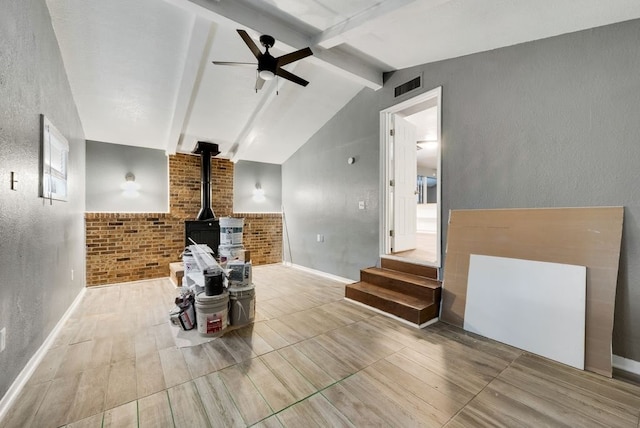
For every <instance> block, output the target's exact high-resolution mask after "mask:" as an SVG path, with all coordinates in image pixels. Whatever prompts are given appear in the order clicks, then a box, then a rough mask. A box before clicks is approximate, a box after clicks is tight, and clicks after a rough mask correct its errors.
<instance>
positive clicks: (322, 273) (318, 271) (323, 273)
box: [282, 262, 358, 284]
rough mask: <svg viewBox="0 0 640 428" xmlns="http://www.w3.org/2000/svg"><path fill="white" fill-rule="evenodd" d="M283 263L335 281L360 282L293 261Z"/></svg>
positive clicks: (345, 282)
mask: <svg viewBox="0 0 640 428" xmlns="http://www.w3.org/2000/svg"><path fill="white" fill-rule="evenodd" d="M282 265H283V266H289V267H292V268H294V269H298V270H301V271H304V272H309V273H312V274H315V275H318V276H321V277H324V278H327V279H331V280H333V281H337V282H341V283H343V284H353V283H354V282H358V281H357V280H356V281H354V280H353V279H349V278H344V277H342V276H337V275H333V274H330V273H327V272H323V271H321V270H315V269H311V268H308V267H306V266H300V265H296V264H293V263H291V262H282Z"/></svg>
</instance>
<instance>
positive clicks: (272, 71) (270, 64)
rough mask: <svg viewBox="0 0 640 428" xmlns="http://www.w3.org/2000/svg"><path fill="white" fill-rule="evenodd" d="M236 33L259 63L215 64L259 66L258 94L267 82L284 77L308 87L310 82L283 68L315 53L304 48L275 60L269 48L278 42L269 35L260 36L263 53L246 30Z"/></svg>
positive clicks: (219, 63)
mask: <svg viewBox="0 0 640 428" xmlns="http://www.w3.org/2000/svg"><path fill="white" fill-rule="evenodd" d="M236 31H238V34H239V35H240V37H242V40H244V42H245V43H246V45H247V46H248V47H249V50H251V52H252V53H253V56H255V57H256V59H257V60H258V63H257V64H255V63H246V62H226V61H213V63H214V64H216V65H233V66H236V65H241V66H245V65H249V66H256V65H257V68H258V78H257V79H256V87H255V88H256V92H257V91H258V89H262V86H263V85H264V82H265V81H267V80H272V79H273V78H274V77H275V76H279V77H282V78H284V79H287V80H289V81H291V82H293V83H297V84H298V85H301V86H307V85H308V84H309V82H308V81H306V80H304V79H303V78H301V77H299V76H296V75H295V74H293V73H291V72H289V71H287V70H285V69H284V68H281V67H282V66H284V65H287V64H291V63H292V62H296V61H299V60H301V59H302V58H306V57H308V56H310V55H313V52H311V49H309V48H304V49H300V50H297V51H295V52H291V53H288V54H284V55H281V56H279V57H277V58H275V57H274V56H273V55H271V54H270V53H269V48H272V47H273V45H274V44H275V43H276V40H275V39H274V38H273V37H271V36H269V35H267V34H264V35H262V36H260V44H261V45H262V46H263V47H264V49H265V50H264V53H263V52H261V51H260V49H259V48H258V46H257V45H256V43H255V42H254V41H253V39H252V38H251V36H249V34H248V33H247V32H246V31H244V30H236Z"/></svg>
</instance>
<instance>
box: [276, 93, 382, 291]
mask: <svg viewBox="0 0 640 428" xmlns="http://www.w3.org/2000/svg"><path fill="white" fill-rule="evenodd" d="M377 97H378V94H376V93H375V92H373V91H371V90H368V89H366V90H364V91H362V92H360V94H359V95H357V96H356V98H355V99H354V100H353V101H351V102H350V103H349V104H347V106H345V107H344V108H343V109H342V110H341V111H340V112H339V113H338V114H337V115H336V116H334V117H333V118H332V119H331V120H330V121H329V122H328V123H327V124H326V125H325V126H324V127H323V128H322V129H321V130H320V131H318V132H317V133H316V134H315V135H314V136H313V137H312V138H311V139H310V140H309V142H307V143H306V144H305V145H304V146H303V147H301V148H300V149H299V150H298V151H297V152H296V153H294V154H293V155H292V156H291V157H290V158H289V159H288V160H287V161H286V162H285V163H284V164H283V165H282V200H283V205H284V222H285V223H284V226H285V228H284V233H285V247H284V256H285V260H286V261H290V262H293V263H294V264H297V265H301V266H306V267H310V268H312V269H317V270H320V271H324V272H329V273H332V274H334V275H338V276H342V277H346V278H351V279H357V278H358V276H359V272H360V269H361V268H363V267H366V266H373V265H375V263H376V260H377V258H378V235H379V231H378V221H379V213H378V210H379V206H378V199H379V195H378V188H379V183H378V181H379V178H378V177H379V172H378V170H379V162H380V161H379V155H378V151H379V150H378V145H379V144H380V142H379V130H378V129H379V128H378V116H379V111H378V110H377V109H376V108H375V106H376V105H377ZM350 157H354V158H355V160H356V161H355V163H354V164H352V165H349V164H348V163H347V159H349V158H350ZM359 201H364V202H365V207H366V209H365V210H360V209H359V208H358V202H359ZM318 234H320V235H324V242H317V235H318Z"/></svg>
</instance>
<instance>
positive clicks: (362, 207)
mask: <svg viewBox="0 0 640 428" xmlns="http://www.w3.org/2000/svg"><path fill="white" fill-rule="evenodd" d="M358 209H360V210H363V209H365V205H364V201H358Z"/></svg>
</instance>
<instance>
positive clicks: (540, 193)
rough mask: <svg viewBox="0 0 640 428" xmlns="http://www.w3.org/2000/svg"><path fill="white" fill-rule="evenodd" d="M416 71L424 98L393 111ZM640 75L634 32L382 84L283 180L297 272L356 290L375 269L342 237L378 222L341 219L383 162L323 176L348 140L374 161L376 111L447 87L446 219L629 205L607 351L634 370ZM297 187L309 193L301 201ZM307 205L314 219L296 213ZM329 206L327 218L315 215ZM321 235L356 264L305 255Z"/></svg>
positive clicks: (332, 251) (548, 44) (331, 252)
mask: <svg viewBox="0 0 640 428" xmlns="http://www.w3.org/2000/svg"><path fill="white" fill-rule="evenodd" d="M420 71H422V72H423V75H424V83H423V89H422V90H418V91H417V92H416V93H414V94H410V95H407V96H405V97H402V98H400V99H396V100H394V99H393V87H394V86H397V85H398V84H400V83H403V82H404V81H405V80H407V79H408V78H412V77H414V76H415V75H416V74H417V73H418V72H420ZM639 76H640V20H634V21H629V22H625V23H621V24H616V25H611V26H606V27H601V28H596V29H591V30H587V31H582V32H578V33H573V34H568V35H563V36H558V37H554V38H550V39H546V40H541V41H536V42H531V43H526V44H521V45H517V46H512V47H507V48H503V49H498V50H494V51H490V52H485V53H480V54H476V55H469V56H465V57H461V58H456V59H452V60H447V61H442V62H438V63H432V64H427V65H424V66H420V67H415V68H412V69H408V70H403V71H400V72H395V73H393V74H392V75H389V76H387V81H386V82H385V87H384V88H383V89H382V90H380V91H379V92H377V93H375V94H370V93H368V91H365V92H363V93H361V94H360V95H359V96H358V97H356V98H355V99H354V100H353V101H352V102H351V103H350V104H348V105H347V106H346V107H345V109H344V110H343V111H342V112H341V113H340V114H339V118H334V119H333V120H332V121H331V122H329V123H328V124H327V125H326V126H325V127H323V128H322V129H321V130H320V131H319V132H318V134H317V135H316V136H314V137H313V138H312V139H311V140H310V141H309V143H307V144H306V145H305V146H304V147H303V148H302V149H301V150H300V151H299V152H298V153H296V154H295V156H293V157H292V158H291V159H290V160H289V161H287V163H286V164H285V165H284V167H283V180H284V181H283V191H284V193H283V199H284V200H285V209H286V213H287V220H288V224H289V230H290V234H291V235H292V241H293V245H292V246H291V249H292V256H293V261H294V263H299V264H303V265H305V266H309V267H313V268H317V269H320V270H323V271H326V272H330V273H334V274H342V275H344V276H348V277H351V278H354V275H355V269H356V268H358V267H366V266H369V265H372V264H373V263H374V262H375V257H373V256H374V255H375V254H377V246H378V242H377V238H376V239H368V240H367V241H366V244H365V243H362V242H361V243H360V245H355V243H354V245H349V244H350V242H349V238H351V237H355V236H356V235H358V236H360V235H361V232H354V233H351V228H349V227H348V226H347V227H345V223H347V225H357V227H358V230H359V231H366V234H367V235H369V234H370V235H376V236H377V231H378V228H379V225H378V218H377V216H367V217H361V216H359V215H358V214H360V213H358V212H357V211H356V212H352V211H350V210H347V206H349V207H350V203H349V204H347V203H346V199H347V198H346V197H345V196H343V195H344V193H345V189H349V190H347V192H349V194H352V193H357V192H369V193H370V194H371V196H372V198H373V199H375V200H376V202H374V204H377V198H378V189H377V187H376V188H375V189H372V188H371V187H369V186H368V184H369V182H371V183H377V182H378V174H379V173H378V165H377V162H376V161H370V162H367V163H366V167H367V169H370V171H368V172H367V173H366V180H365V179H364V175H365V174H363V175H358V176H355V177H351V176H346V175H345V176H343V177H342V179H341V180H331V179H328V178H327V176H332V175H333V171H334V170H335V169H337V168H340V167H341V166H342V165H341V164H342V163H344V162H338V163H336V160H338V159H339V157H340V156H337V154H336V153H337V152H338V150H339V149H340V145H341V144H343V143H344V142H346V141H351V140H353V139H356V138H366V136H368V138H369V139H370V141H369V142H368V144H363V145H362V150H363V151H365V150H366V151H368V153H366V154H365V153H364V152H360V153H359V154H360V155H361V156H365V157H367V158H377V156H378V150H379V146H378V135H377V134H378V126H379V125H378V116H377V114H378V112H379V110H380V109H382V108H386V107H389V106H391V105H393V104H396V103H397V102H400V101H403V100H404V99H406V98H407V97H410V96H414V95H418V94H419V93H421V92H425V91H428V90H431V89H433V88H435V87H438V86H442V87H443V98H442V100H443V101H442V102H443V108H442V144H443V153H442V169H443V171H442V183H439V185H442V186H443V187H442V197H443V206H442V212H443V213H447V212H448V210H450V209H470V208H471V209H472V208H516V207H523V208H528V207H580V206H611V205H623V206H625V224H624V232H623V241H622V257H621V261H620V274H619V278H618V289H617V299H616V310H615V327H614V346H613V351H614V353H615V354H617V355H620V356H623V357H626V358H631V359H634V360H636V361H640V329H638V328H637V326H639V325H640V221H639V220H638V219H639V218H640V186H638V185H637V177H638V170H639V168H640V143H639V142H640V113H639V112H640V77H639ZM365 101H368V103H367V102H365ZM347 135H357V137H351V138H349V137H346V136H347ZM325 146H326V148H325ZM343 156H346V154H345V155H343ZM363 163H364V162H363ZM361 165H362V164H361ZM365 181H366V183H367V185H366V187H364V188H362V187H361V186H362V185H363V184H364V183H363V182H365ZM298 183H301V184H304V186H303V185H299V184H298ZM314 183H318V184H314ZM301 187H302V188H305V187H306V188H309V189H310V190H312V192H311V193H303V191H302V190H301ZM301 195H305V197H306V198H308V202H307V205H308V206H310V207H313V208H316V210H315V211H318V212H319V213H318V214H316V213H315V212H314V210H313V209H309V208H306V209H305V208H304V207H303V206H302V205H303V204H302V199H303V198H302V196H301ZM343 200H344V201H345V203H341V202H342V201H343ZM327 201H328V202H327ZM350 202H351V201H350ZM323 204H326V205H328V207H329V210H331V211H334V212H333V213H331V212H327V211H329V210H327V211H324V210H323V211H320V210H319V208H320V207H321V206H322V205H323ZM292 208H293V209H292ZM298 210H300V211H298ZM376 212H377V210H376ZM342 216H345V217H347V218H348V220H346V221H345V220H344V219H342V218H341V217H342ZM445 217H446V215H445ZM446 221H447V218H444V219H443V223H444V224H446ZM320 229H323V230H331V229H333V230H336V231H338V233H346V234H347V235H346V236H347V239H346V240H345V239H343V240H342V242H341V243H342V244H343V245H344V246H345V248H346V246H347V245H349V247H348V248H349V250H348V251H344V252H341V253H340V255H341V256H343V257H344V258H348V260H349V261H351V260H353V262H352V263H351V265H350V262H349V261H346V260H344V259H343V257H336V252H338V251H339V248H341V246H340V245H331V246H329V245H328V244H324V245H320V244H316V243H315V242H313V240H312V239H311V238H312V237H314V236H315V233H317V232H320ZM443 232H444V240H445V244H446V230H443ZM443 248H444V246H443ZM327 250H328V251H327ZM285 253H286V250H285ZM356 265H359V266H356ZM445 281H446V278H445ZM634 326H635V328H634Z"/></svg>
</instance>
